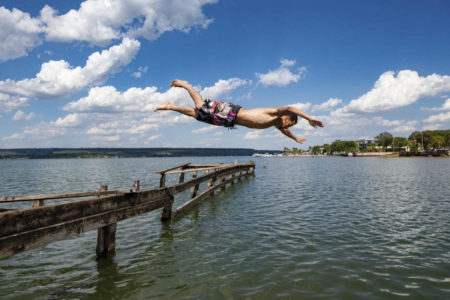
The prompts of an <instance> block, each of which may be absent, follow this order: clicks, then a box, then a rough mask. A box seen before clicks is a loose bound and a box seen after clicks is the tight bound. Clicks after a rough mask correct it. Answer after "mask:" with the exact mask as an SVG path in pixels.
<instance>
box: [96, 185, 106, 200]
mask: <svg viewBox="0 0 450 300" xmlns="http://www.w3.org/2000/svg"><path fill="white" fill-rule="evenodd" d="M107 190H108V186H107V185H101V186H100V189H99V190H98V191H99V192H106V191H107ZM100 197H101V195H100V194H99V195H98V196H97V198H100Z"/></svg>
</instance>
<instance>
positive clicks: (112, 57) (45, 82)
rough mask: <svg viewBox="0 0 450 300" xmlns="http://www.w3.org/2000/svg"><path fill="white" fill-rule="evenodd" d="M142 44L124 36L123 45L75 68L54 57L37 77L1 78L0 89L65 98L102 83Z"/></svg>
mask: <svg viewBox="0 0 450 300" xmlns="http://www.w3.org/2000/svg"><path fill="white" fill-rule="evenodd" d="M139 47H140V43H139V42H138V41H137V40H133V39H128V38H124V39H123V41H122V43H121V44H119V45H116V46H112V47H111V48H109V49H107V50H103V51H102V52H94V53H93V54H91V55H90V56H89V58H88V60H87V61H86V65H85V66H84V67H75V68H72V67H71V66H70V65H69V63H68V62H66V61H64V60H59V61H54V60H51V61H49V62H46V63H44V64H42V67H41V71H40V72H39V73H38V74H36V77H35V78H31V79H23V80H20V81H14V80H10V79H7V80H5V81H0V92H3V93H6V94H11V95H20V96H26V97H34V98H55V97H64V96H67V95H70V94H73V93H75V92H79V91H81V90H82V89H83V88H85V87H86V86H89V85H93V84H99V83H102V82H103V81H104V80H105V79H106V78H107V77H108V76H109V75H111V74H114V73H116V72H118V71H119V70H120V68H121V67H122V66H125V65H127V64H128V63H129V62H130V61H131V60H132V59H133V58H134V56H135V55H136V53H137V51H138V50H139Z"/></svg>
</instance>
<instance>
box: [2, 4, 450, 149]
mask: <svg viewBox="0 0 450 300" xmlns="http://www.w3.org/2000/svg"><path fill="white" fill-rule="evenodd" d="M449 37H450V1H447V0H433V1H417V0H395V1H392V0H376V1H375V0H373V1H369V0H367V1H360V0H354V1H351V0H342V1H334V0H317V1H306V0H282V1H267V0H85V1H56V0H47V1H40V0H34V1H29V0H17V1H3V0H0V40H2V43H1V44H0V148H3V149H5V148H6V149H7V148H45V147H65V148H68V147H71V148H72V147H75V148H79V147H127V148H128V147H129V148H134V147H225V148H254V149H270V150H280V149H283V147H289V148H291V147H298V148H302V149H306V148H308V146H314V145H321V144H324V143H331V142H333V141H334V140H337V139H340V140H358V139H372V138H374V137H375V136H376V135H378V134H379V133H381V132H384V131H388V132H390V133H392V134H393V135H394V136H404V137H408V136H409V135H410V134H411V133H412V132H413V131H415V130H419V131H420V130H434V129H450V55H449V53H450V38H449ZM173 79H182V80H187V81H189V82H190V84H191V85H192V86H193V87H194V88H196V89H197V90H198V91H199V92H200V93H201V95H202V96H203V97H204V98H210V99H212V100H216V101H229V102H233V103H236V104H238V105H240V106H242V107H243V108H245V109H252V108H258V107H279V106H287V105H291V106H295V107H297V108H299V109H301V110H303V111H305V112H306V113H307V114H309V115H311V116H314V117H315V118H317V119H319V120H321V121H323V122H324V123H325V127H324V128H319V129H314V128H312V127H311V126H309V124H308V123H307V122H306V121H305V120H302V121H300V122H298V124H297V125H295V126H294V127H292V128H291V131H292V132H293V133H294V134H295V135H297V136H299V137H305V138H306V139H307V141H306V142H305V143H304V144H298V143H296V142H295V141H293V140H291V139H288V138H287V137H285V136H283V135H282V134H281V133H280V132H278V130H276V129H275V128H269V129H265V130H254V129H248V128H245V127H241V126H236V127H235V129H233V130H230V129H227V128H224V127H217V126H212V125H208V124H206V123H201V122H198V121H196V120H194V119H193V118H190V117H187V116H183V115H181V114H179V113H176V112H169V111H158V112H153V110H154V108H155V107H156V106H157V105H160V104H162V103H163V102H164V101H166V100H170V101H172V102H173V103H175V104H178V105H190V106H192V105H193V102H192V100H191V99H190V97H189V94H188V93H187V92H186V91H185V90H184V89H181V88H174V87H170V82H171V81H172V80H173Z"/></svg>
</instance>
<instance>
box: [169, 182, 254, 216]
mask: <svg viewBox="0 0 450 300" xmlns="http://www.w3.org/2000/svg"><path fill="white" fill-rule="evenodd" d="M247 176H248V175H247V174H242V175H238V176H236V177H234V178H241V177H247ZM230 182H231V179H228V180H227V179H225V180H224V181H222V182H221V183H219V184H217V185H213V186H212V187H210V188H208V189H206V191H204V192H203V193H202V194H200V195H198V196H196V197H195V198H193V199H191V200H189V201H188V202H186V203H184V204H183V205H181V206H180V207H178V208H177V209H176V210H175V211H174V212H173V213H172V218H176V217H178V216H180V215H181V214H183V213H185V212H187V211H188V210H190V209H191V208H193V207H194V206H196V205H197V204H199V203H200V202H201V201H202V200H203V199H205V198H206V197H208V196H209V195H210V194H212V193H214V191H215V190H217V189H220V188H223V187H225V185H227V184H228V183H230Z"/></svg>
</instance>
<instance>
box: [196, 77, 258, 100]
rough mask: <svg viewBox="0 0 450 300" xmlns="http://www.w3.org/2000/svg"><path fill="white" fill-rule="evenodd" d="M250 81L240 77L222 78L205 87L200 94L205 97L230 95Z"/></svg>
mask: <svg viewBox="0 0 450 300" xmlns="http://www.w3.org/2000/svg"><path fill="white" fill-rule="evenodd" d="M249 83H250V82H249V81H247V80H243V79H240V78H230V79H227V80H224V79H220V80H219V81H217V82H216V83H215V84H214V85H213V86H211V87H206V88H204V89H203V90H202V91H201V92H200V94H201V95H202V96H203V98H208V99H220V98H224V97H226V96H228V95H229V93H230V92H231V91H232V90H235V89H237V88H238V87H240V86H242V85H246V84H249Z"/></svg>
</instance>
